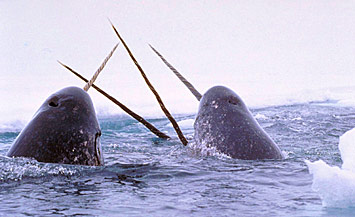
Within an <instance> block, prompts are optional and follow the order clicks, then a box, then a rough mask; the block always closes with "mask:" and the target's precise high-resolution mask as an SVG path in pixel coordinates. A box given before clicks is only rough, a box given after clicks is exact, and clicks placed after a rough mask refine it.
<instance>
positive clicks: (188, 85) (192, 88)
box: [149, 44, 202, 101]
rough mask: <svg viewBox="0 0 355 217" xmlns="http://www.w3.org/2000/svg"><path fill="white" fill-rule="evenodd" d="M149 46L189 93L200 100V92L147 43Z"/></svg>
mask: <svg viewBox="0 0 355 217" xmlns="http://www.w3.org/2000/svg"><path fill="white" fill-rule="evenodd" d="M149 46H150V48H152V50H153V51H154V52H155V53H156V54H157V55H158V56H159V57H160V59H161V60H162V61H163V62H164V63H165V65H167V66H168V67H169V69H170V70H171V71H173V72H174V74H175V75H176V76H177V77H178V78H179V79H180V81H182V83H184V84H185V86H186V87H187V89H189V90H190V91H191V93H192V94H193V95H194V96H195V97H196V99H197V100H198V101H200V99H201V97H202V95H201V94H200V92H198V91H197V90H196V88H195V87H194V86H193V85H192V84H191V83H190V82H189V81H188V80H186V78H184V76H182V75H181V74H180V73H179V72H178V71H177V70H176V69H175V68H174V67H173V66H172V65H171V64H170V63H169V62H168V61H167V60H166V59H165V58H164V57H163V55H161V54H160V53H159V52H158V51H157V50H156V49H155V48H154V47H153V46H152V45H150V44H149Z"/></svg>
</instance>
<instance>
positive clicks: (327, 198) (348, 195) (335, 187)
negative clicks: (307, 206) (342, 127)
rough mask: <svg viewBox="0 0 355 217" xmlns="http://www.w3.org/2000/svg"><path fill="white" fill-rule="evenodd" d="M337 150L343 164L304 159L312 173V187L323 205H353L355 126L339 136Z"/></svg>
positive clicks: (354, 204) (354, 189) (354, 200)
mask: <svg viewBox="0 0 355 217" xmlns="http://www.w3.org/2000/svg"><path fill="white" fill-rule="evenodd" d="M339 150H340V154H341V158H342V160H343V165H342V167H341V168H339V167H337V166H330V165H328V164H326V163H325V162H324V161H322V160H318V161H316V162H310V161H308V160H306V161H305V162H306V164H307V166H308V169H309V172H310V174H312V175H313V184H312V189H313V190H314V191H315V192H317V193H318V194H319V196H320V198H321V199H322V205H323V206H324V207H339V208H344V207H355V158H354V154H355V128H354V129H352V130H350V131H348V132H346V133H345V134H344V135H342V136H341V137H340V141H339Z"/></svg>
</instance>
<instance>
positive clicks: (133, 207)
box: [0, 103, 355, 216]
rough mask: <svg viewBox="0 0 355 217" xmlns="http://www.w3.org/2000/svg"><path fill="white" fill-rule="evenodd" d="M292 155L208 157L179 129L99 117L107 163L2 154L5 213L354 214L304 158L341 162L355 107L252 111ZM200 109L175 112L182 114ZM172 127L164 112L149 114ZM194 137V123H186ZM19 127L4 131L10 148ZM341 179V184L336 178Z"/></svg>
mask: <svg viewBox="0 0 355 217" xmlns="http://www.w3.org/2000/svg"><path fill="white" fill-rule="evenodd" d="M252 113H253V114H254V115H255V116H256V117H257V120H258V121H259V123H260V124H261V125H262V126H263V127H264V129H265V130H266V131H267V132H268V133H269V135H270V136H271V137H272V138H273V139H274V140H275V142H276V143H277V144H279V146H280V148H281V149H282V150H283V151H284V152H285V153H286V155H287V158H286V159H285V160H278V161H241V160H235V159H230V158H227V157H224V156H219V155H215V156H206V155H204V154H203V153H200V152H198V151H196V150H194V149H192V148H191V147H183V145H181V143H179V141H178V140H177V138H176V136H174V139H172V140H170V141H166V140H162V139H158V138H156V137H155V136H154V135H152V134H151V133H150V132H148V131H147V130H146V129H145V128H144V127H143V126H142V125H140V124H137V123H136V122H135V121H134V120H132V119H130V118H129V117H126V116H112V117H104V118H101V119H100V124H101V128H102V132H103V134H102V140H101V141H102V146H103V152H104V157H105V162H106V166H104V167H86V166H72V165H56V164H45V163H38V162H36V161H34V160H28V159H8V158H6V157H0V201H1V202H0V215H1V216H21V215H22V216H44V215H51V214H52V215H84V216H352V215H354V214H355V209H352V208H347V209H334V208H333V209H331V208H323V207H322V205H321V200H320V198H319V196H318V195H317V194H316V193H314V192H313V191H312V189H311V184H312V176H311V175H310V174H309V173H308V169H307V166H306V165H305V163H304V160H305V159H309V160H312V161H314V160H318V159H323V160H324V161H326V162H327V163H329V164H332V165H341V163H342V162H341V158H340V154H339V151H338V140H339V136H340V135H342V134H343V133H345V132H346V131H348V130H350V129H352V128H354V127H355V109H354V108H346V107H338V106H334V105H329V103H311V104H299V105H291V106H279V107H267V108H262V109H254V110H252ZM193 118H194V115H177V119H178V120H179V121H183V120H189V119H193ZM149 121H150V122H152V123H153V124H154V125H155V126H157V127H158V128H159V129H162V130H164V131H166V132H168V134H169V135H175V134H174V131H173V129H172V128H171V127H170V126H169V125H168V121H167V120H166V119H165V118H157V119H149ZM182 128H183V131H184V133H185V135H187V137H188V139H189V140H190V142H193V141H192V137H193V128H191V127H189V126H186V124H185V126H184V124H183V127H182ZM18 133H19V130H16V129H7V130H2V131H1V133H0V155H1V156H4V155H5V154H6V152H7V150H8V149H9V148H10V146H11V143H12V142H13V140H14V139H15V137H16V136H17V134H18ZM339 184H341V183H339Z"/></svg>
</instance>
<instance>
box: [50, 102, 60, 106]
mask: <svg viewBox="0 0 355 217" xmlns="http://www.w3.org/2000/svg"><path fill="white" fill-rule="evenodd" d="M49 106H50V107H58V103H56V102H53V101H52V102H50V103H49Z"/></svg>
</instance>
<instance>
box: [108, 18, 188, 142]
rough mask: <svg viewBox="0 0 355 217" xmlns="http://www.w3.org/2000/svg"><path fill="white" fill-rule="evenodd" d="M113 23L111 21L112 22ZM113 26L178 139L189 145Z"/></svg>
mask: <svg viewBox="0 0 355 217" xmlns="http://www.w3.org/2000/svg"><path fill="white" fill-rule="evenodd" d="M110 22H111V21H110ZM111 26H112V28H113V30H114V31H115V33H116V35H117V37H118V38H119V39H120V40H121V42H122V44H123V46H124V47H125V48H126V50H127V52H128V54H129V56H130V57H131V59H132V60H133V62H134V64H135V65H136V66H137V68H138V70H139V71H140V73H141V75H142V77H143V79H144V81H145V82H146V83H147V85H148V87H149V88H150V90H151V91H152V92H153V94H154V96H155V98H156V99H157V101H158V103H159V105H160V108H161V109H162V110H163V112H164V114H165V115H166V117H167V118H168V119H169V121H170V122H171V124H172V125H173V127H174V129H175V131H176V133H177V134H178V137H179V139H180V141H181V142H182V144H184V145H187V143H188V142H187V140H186V138H185V137H184V134H183V133H182V132H181V130H180V127H179V125H178V124H177V123H176V121H175V119H174V118H173V116H171V114H170V112H169V111H168V109H167V108H166V107H165V105H164V103H163V101H162V99H161V98H160V96H159V94H158V92H157V91H156V90H155V88H154V87H153V85H152V84H151V83H150V81H149V80H148V78H147V76H146V75H145V73H144V71H143V69H142V67H141V66H140V65H139V64H138V62H137V60H136V58H135V57H134V56H133V54H132V52H131V51H130V49H129V48H128V46H127V44H126V43H125V42H124V40H123V39H122V37H121V36H120V34H118V31H117V30H116V28H115V26H114V25H113V24H112V22H111Z"/></svg>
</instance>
